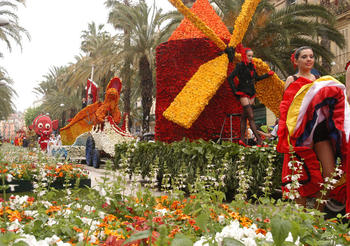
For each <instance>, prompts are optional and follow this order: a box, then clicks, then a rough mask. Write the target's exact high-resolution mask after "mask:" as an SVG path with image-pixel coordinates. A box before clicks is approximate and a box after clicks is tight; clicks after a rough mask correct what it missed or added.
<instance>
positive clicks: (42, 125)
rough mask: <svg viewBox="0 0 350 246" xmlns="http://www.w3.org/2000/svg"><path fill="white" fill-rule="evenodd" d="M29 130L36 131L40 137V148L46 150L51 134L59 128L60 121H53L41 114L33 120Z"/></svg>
mask: <svg viewBox="0 0 350 246" xmlns="http://www.w3.org/2000/svg"><path fill="white" fill-rule="evenodd" d="M29 128H30V129H34V131H35V133H36V134H38V135H39V136H40V138H39V144H40V147H41V149H42V150H46V148H47V143H48V140H49V138H50V134H51V133H52V131H53V130H56V129H57V128H58V120H54V121H51V118H50V117H49V116H48V115H42V114H41V115H39V116H37V117H36V118H35V119H34V120H33V124H32V125H31V126H29Z"/></svg>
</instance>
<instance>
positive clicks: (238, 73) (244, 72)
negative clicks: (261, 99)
mask: <svg viewBox="0 0 350 246" xmlns="http://www.w3.org/2000/svg"><path fill="white" fill-rule="evenodd" d="M235 77H238V80H239V83H238V86H237V88H236V86H235V83H234V81H233V79H234V78H235ZM268 77H269V74H268V73H266V74H263V75H261V76H259V75H258V74H257V73H256V70H255V67H254V64H253V63H251V62H250V63H248V65H246V64H245V63H244V62H240V63H237V65H236V67H235V69H234V70H233V72H232V73H231V74H230V76H229V77H228V82H229V84H230V87H231V89H232V91H233V94H235V96H246V97H250V98H253V97H254V96H255V87H254V83H255V82H256V81H259V80H262V79H266V78H268Z"/></svg>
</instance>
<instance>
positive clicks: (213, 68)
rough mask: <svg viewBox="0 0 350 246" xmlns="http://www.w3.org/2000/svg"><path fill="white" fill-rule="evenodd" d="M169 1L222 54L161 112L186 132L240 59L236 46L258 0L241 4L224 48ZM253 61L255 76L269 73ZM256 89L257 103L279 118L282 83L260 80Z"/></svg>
mask: <svg viewBox="0 0 350 246" xmlns="http://www.w3.org/2000/svg"><path fill="white" fill-rule="evenodd" d="M169 2H170V3H171V4H173V5H174V6H175V7H176V8H177V9H178V11H179V12H181V13H182V14H183V15H184V16H185V17H186V18H187V19H188V20H189V21H191V23H192V24H193V25H194V26H195V27H197V28H198V29H199V30H200V31H202V32H203V33H204V34H205V35H206V37H207V38H209V39H210V40H211V41H212V42H213V43H215V45H216V46H217V47H218V48H219V49H221V50H222V51H223V53H222V54H221V55H219V56H218V57H216V58H214V59H212V60H210V61H209V62H207V63H205V64H203V65H201V66H200V67H199V69H198V71H197V72H196V73H195V74H194V75H193V76H192V78H191V79H190V80H189V81H188V82H187V83H186V85H185V87H184V88H183V89H182V91H181V92H180V93H179V94H178V95H177V96H176V98H175V99H174V101H173V102H172V103H171V104H170V106H169V107H168V108H167V109H166V110H165V111H164V112H163V116H164V117H165V118H166V119H167V120H169V121H172V122H174V123H176V124H178V125H180V126H182V127H184V128H186V129H189V128H190V127H191V126H192V124H193V123H194V122H195V121H196V120H197V118H198V117H199V116H200V114H201V113H202V111H203V110H204V108H205V107H206V106H207V105H208V103H209V101H210V100H211V98H212V97H213V96H214V95H215V94H216V92H217V90H218V89H219V88H220V86H221V85H222V84H223V82H224V81H225V80H226V79H227V72H228V67H229V63H231V62H234V61H239V60H240V57H241V55H240V54H239V53H237V54H235V47H236V46H237V45H238V44H240V43H241V42H242V40H243V38H244V35H245V33H246V31H247V28H248V26H249V23H250V21H251V19H252V17H253V15H254V13H255V10H256V7H257V6H258V4H259V2H260V0H246V1H245V2H244V4H243V5H242V10H241V12H240V15H239V16H238V17H237V19H236V21H235V25H234V30H233V34H232V35H231V38H230V41H229V43H228V44H227V45H226V43H225V42H224V41H223V40H222V39H220V38H219V37H218V36H217V34H216V33H215V32H214V31H213V30H212V29H211V28H210V27H208V26H207V25H206V24H205V23H204V22H203V21H202V20H201V19H200V18H198V17H197V16H196V15H195V14H193V13H192V12H191V10H190V9H188V8H187V7H186V6H185V5H184V4H183V3H182V1H181V0H169ZM253 62H254V64H255V65H256V70H257V72H258V74H263V73H267V72H268V71H269V70H270V69H269V67H268V65H267V64H266V63H264V62H263V61H262V60H261V59H257V58H254V60H253ZM255 86H256V92H257V97H258V99H259V101H260V102H261V103H263V104H264V105H265V106H266V107H268V108H269V109H270V110H271V111H272V112H273V113H274V114H275V115H276V116H278V115H279V104H280V102H281V100H282V95H283V88H284V82H283V81H282V80H280V79H279V78H278V76H277V75H276V74H274V75H273V76H271V77H269V78H267V79H264V80H262V81H260V82H259V83H257V84H256V85H255ZM271 95H272V96H271ZM188 108H190V110H188Z"/></svg>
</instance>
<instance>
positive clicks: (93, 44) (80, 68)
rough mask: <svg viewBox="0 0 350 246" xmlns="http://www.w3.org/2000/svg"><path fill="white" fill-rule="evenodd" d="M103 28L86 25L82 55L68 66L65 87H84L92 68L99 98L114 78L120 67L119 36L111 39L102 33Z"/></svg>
mask: <svg viewBox="0 0 350 246" xmlns="http://www.w3.org/2000/svg"><path fill="white" fill-rule="evenodd" d="M103 28H104V26H103V25H99V26H98V27H96V24H95V23H93V22H92V23H90V24H89V25H88V30H85V31H83V32H82V35H81V37H82V39H83V41H82V43H81V49H82V51H83V53H85V54H81V55H79V56H76V57H75V59H76V62H75V63H72V64H70V65H69V67H68V69H67V74H66V85H67V86H68V87H69V88H71V89H74V88H75V87H77V86H85V84H86V80H87V79H88V78H90V77H91V70H92V69H91V68H92V67H94V78H93V80H94V81H96V82H97V83H98V84H99V86H100V93H101V95H100V96H103V93H104V90H105V88H106V86H107V84H108V82H109V81H110V79H111V78H112V77H113V76H114V74H115V71H116V70H118V68H119V67H120V66H121V62H120V60H121V59H120V57H121V53H122V50H121V48H120V45H118V43H120V39H121V38H120V36H118V35H116V36H114V37H112V36H111V35H110V34H109V33H108V32H106V31H104V29H103Z"/></svg>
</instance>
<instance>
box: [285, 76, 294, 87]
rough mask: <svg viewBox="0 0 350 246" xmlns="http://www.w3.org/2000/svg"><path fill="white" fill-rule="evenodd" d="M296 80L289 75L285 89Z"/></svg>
mask: <svg viewBox="0 0 350 246" xmlns="http://www.w3.org/2000/svg"><path fill="white" fill-rule="evenodd" d="M293 81H294V78H293V76H289V77H288V78H287V80H286V83H285V84H284V90H287V88H288V86H289V85H290V84H291V83H292V82H293Z"/></svg>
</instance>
